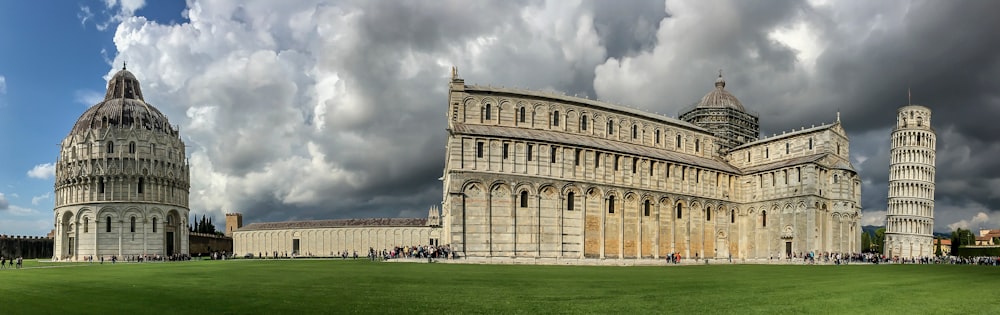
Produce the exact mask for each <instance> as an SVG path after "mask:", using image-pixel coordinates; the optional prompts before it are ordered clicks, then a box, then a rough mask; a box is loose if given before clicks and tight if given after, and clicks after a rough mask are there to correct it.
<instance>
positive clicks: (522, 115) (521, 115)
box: [517, 106, 527, 122]
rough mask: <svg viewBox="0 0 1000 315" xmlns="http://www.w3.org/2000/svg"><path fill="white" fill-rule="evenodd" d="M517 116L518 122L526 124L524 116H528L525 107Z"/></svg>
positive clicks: (519, 110)
mask: <svg viewBox="0 0 1000 315" xmlns="http://www.w3.org/2000/svg"><path fill="white" fill-rule="evenodd" d="M517 116H518V118H517V120H518V121H520V122H524V116H527V115H525V114H524V107H523V106H522V107H521V108H520V109H518V113H517Z"/></svg>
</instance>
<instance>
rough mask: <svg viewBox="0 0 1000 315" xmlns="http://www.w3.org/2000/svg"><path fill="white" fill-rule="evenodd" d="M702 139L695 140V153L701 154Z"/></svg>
mask: <svg viewBox="0 0 1000 315" xmlns="http://www.w3.org/2000/svg"><path fill="white" fill-rule="evenodd" d="M699 140H701V139H694V152H701V141H699Z"/></svg>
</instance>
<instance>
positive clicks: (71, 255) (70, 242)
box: [66, 237, 76, 258]
mask: <svg viewBox="0 0 1000 315" xmlns="http://www.w3.org/2000/svg"><path fill="white" fill-rule="evenodd" d="M75 240H76V238H73V237H70V238H69V242H68V244H67V245H68V246H69V248H68V250H69V251H68V252H67V253H66V254H67V255H69V256H70V257H74V258H75V257H76V252H74V251H73V250H74V248H73V243H76V242H74V241H75Z"/></svg>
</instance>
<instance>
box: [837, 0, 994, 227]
mask: <svg viewBox="0 0 1000 315" xmlns="http://www.w3.org/2000/svg"><path fill="white" fill-rule="evenodd" d="M895 8H897V9H900V10H905V14H903V15H902V16H901V18H900V19H899V21H898V22H899V24H896V25H891V24H890V25H885V26H884V27H883V28H880V29H877V30H873V31H871V34H870V35H868V36H867V37H866V38H864V40H861V41H857V42H856V43H853V44H851V43H846V44H844V45H836V46H832V47H830V48H829V49H827V50H826V51H825V52H824V54H823V56H822V57H821V58H820V63H819V67H818V70H819V74H818V77H820V78H823V79H822V80H820V82H823V83H824V84H822V85H824V86H827V87H829V88H830V89H831V90H832V91H834V92H835V93H832V94H839V95H840V97H832V98H830V100H829V101H828V104H830V105H829V106H838V107H840V108H842V111H843V112H844V119H845V120H846V121H848V122H849V126H850V128H852V129H849V130H850V131H851V135H852V138H853V142H852V146H853V147H854V150H855V152H857V151H859V150H860V151H873V150H878V151H879V153H880V154H878V155H876V157H878V158H877V159H875V158H871V159H869V160H868V161H866V164H869V162H876V163H875V164H872V165H871V166H872V167H870V168H869V167H866V168H865V171H864V172H862V174H861V175H862V176H863V178H865V179H866V180H868V181H870V183H871V184H870V185H866V186H870V188H869V187H865V188H866V190H864V196H865V197H864V201H865V202H864V203H863V205H864V207H865V208H868V209H884V208H885V190H886V189H885V187H887V185H888V178H887V175H886V174H887V173H888V161H887V157H886V154H887V150H885V149H881V150H880V149H877V148H876V147H874V146H876V145H879V144H882V145H888V138H889V134H888V133H886V134H884V135H881V136H880V138H882V139H884V140H882V141H874V143H870V144H869V142H872V141H867V139H859V138H863V137H876V136H879V135H872V134H868V132H869V131H871V130H879V129H885V128H887V127H891V124H893V123H895V113H896V109H897V108H898V107H899V106H902V105H906V102H907V95H906V93H907V91H906V90H907V89H909V90H911V91H912V95H913V103H915V104H922V105H925V106H928V107H930V108H931V109H932V110H933V111H934V112H933V116H932V124H933V127H934V128H935V129H936V131H937V134H938V146H937V149H938V154H937V178H936V181H937V183H938V185H937V187H936V188H937V189H936V197H937V201H938V202H937V207H936V208H937V209H938V211H936V226H937V229H938V230H943V229H946V228H945V226H946V225H947V224H950V223H952V222H956V221H959V220H961V219H967V218H970V217H972V216H974V215H975V214H976V213H977V212H978V211H980V210H981V209H968V207H966V206H965V204H966V202H968V201H972V202H975V203H978V204H982V205H985V206H986V207H987V208H988V209H990V210H994V212H992V213H993V215H1000V212H996V211H995V210H997V209H1000V200H998V199H997V198H996V196H995V193H994V192H993V191H994V190H995V189H996V188H998V187H996V186H995V185H990V182H991V180H995V179H996V178H998V176H1000V159H996V158H995V156H996V154H998V153H1000V150H998V144H1000V143H998V139H997V138H996V137H995V135H996V134H997V133H998V132H1000V125H998V124H996V123H995V122H994V121H993V120H994V119H995V118H994V117H998V114H1000V98H998V90H997V87H998V86H1000V81H998V80H997V77H998V76H1000V40H998V39H997V37H996V35H995V30H996V29H1000V20H997V19H996V18H995V17H994V15H995V12H1000V4H998V3H996V2H986V1H928V2H914V3H911V4H909V5H907V6H896V7H895ZM887 23H892V22H887ZM843 35H850V34H843ZM858 35H861V34H858ZM845 41H846V40H845ZM834 104H836V105H834ZM859 140H860V141H859ZM859 145H862V146H861V147H859ZM865 145H872V146H873V147H866V146H865ZM879 166H881V167H879ZM996 223H1000V222H994V224H996Z"/></svg>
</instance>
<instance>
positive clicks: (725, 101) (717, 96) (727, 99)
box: [698, 72, 746, 111]
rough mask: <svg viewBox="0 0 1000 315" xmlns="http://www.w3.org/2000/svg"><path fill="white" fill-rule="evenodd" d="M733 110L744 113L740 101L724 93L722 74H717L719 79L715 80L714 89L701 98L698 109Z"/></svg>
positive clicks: (724, 86)
mask: <svg viewBox="0 0 1000 315" xmlns="http://www.w3.org/2000/svg"><path fill="white" fill-rule="evenodd" d="M727 107H728V108H734V109H738V110H740V111H746V110H745V109H743V104H742V103H740V100H738V99H736V96H733V94H732V93H729V91H726V80H725V79H723V78H722V72H719V78H718V79H715V89H713V90H712V91H711V92H708V94H706V95H705V97H702V98H701V102H699V103H698V108H727Z"/></svg>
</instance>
